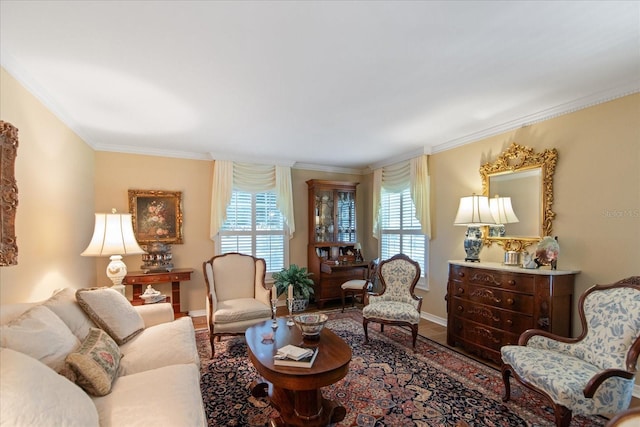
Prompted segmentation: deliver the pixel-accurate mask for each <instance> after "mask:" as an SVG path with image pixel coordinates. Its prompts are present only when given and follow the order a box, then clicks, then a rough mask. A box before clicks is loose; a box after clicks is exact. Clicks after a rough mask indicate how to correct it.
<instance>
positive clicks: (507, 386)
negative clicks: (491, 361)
mask: <svg viewBox="0 0 640 427" xmlns="http://www.w3.org/2000/svg"><path fill="white" fill-rule="evenodd" d="M510 375H511V367H510V366H509V365H502V382H503V383H504V394H503V395H502V401H503V402H506V401H508V400H509V399H510V398H511V383H510V382H509V376H510Z"/></svg>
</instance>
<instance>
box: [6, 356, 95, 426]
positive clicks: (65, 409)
mask: <svg viewBox="0 0 640 427" xmlns="http://www.w3.org/2000/svg"><path fill="white" fill-rule="evenodd" d="M0 378H2V381H0V402H2V403H1V404H0V420H2V425H3V426H4V425H7V426H69V427H73V426H78V427H90V426H98V411H97V410H96V407H95V405H94V404H93V402H92V401H91V399H90V398H89V396H88V395H87V394H86V393H85V392H84V391H82V389H81V388H80V387H78V386H77V385H75V384H74V383H72V382H71V381H69V380H68V379H66V378H65V377H63V376H62V375H58V374H56V373H55V372H54V371H53V370H51V369H50V368H48V367H47V366H45V365H44V364H42V363H41V362H39V361H37V360H36V359H34V358H32V357H29V356H27V355H26V354H23V353H20V352H17V351H13V350H11V349H0Z"/></svg>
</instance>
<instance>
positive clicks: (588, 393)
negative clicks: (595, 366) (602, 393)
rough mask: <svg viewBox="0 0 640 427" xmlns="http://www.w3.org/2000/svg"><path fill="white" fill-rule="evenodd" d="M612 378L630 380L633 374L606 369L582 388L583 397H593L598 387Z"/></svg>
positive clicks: (620, 370)
mask: <svg viewBox="0 0 640 427" xmlns="http://www.w3.org/2000/svg"><path fill="white" fill-rule="evenodd" d="M612 377H620V378H624V379H626V380H630V379H632V378H633V377H634V373H633V372H629V371H625V370H622V369H606V370H604V371H602V372H598V373H597V374H595V375H594V376H593V377H592V378H591V379H590V380H589V382H588V383H587V385H586V386H585V387H584V390H583V393H584V397H588V398H591V397H593V395H594V394H595V393H596V390H597V389H598V387H600V384H602V383H603V382H605V381H606V380H607V379H609V378H612Z"/></svg>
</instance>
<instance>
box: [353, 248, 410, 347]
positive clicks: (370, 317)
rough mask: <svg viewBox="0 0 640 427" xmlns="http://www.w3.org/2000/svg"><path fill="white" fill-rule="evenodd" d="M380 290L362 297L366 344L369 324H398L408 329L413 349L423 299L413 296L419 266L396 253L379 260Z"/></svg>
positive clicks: (382, 325)
mask: <svg viewBox="0 0 640 427" xmlns="http://www.w3.org/2000/svg"><path fill="white" fill-rule="evenodd" d="M378 277H379V279H380V286H381V288H382V289H381V291H380V293H377V294H368V295H365V296H366V297H368V298H367V299H368V301H366V302H365V304H366V305H365V306H364V308H363V309H362V326H363V327H364V338H365V343H368V342H369V334H368V331H367V327H368V325H369V322H376V323H380V331H381V332H383V331H384V325H385V324H388V325H400V326H408V327H409V328H411V334H412V336H413V347H414V348H415V347H416V339H417V337H418V324H419V323H420V308H421V307H422V297H419V296H416V294H415V288H416V284H417V283H418V279H420V265H419V264H418V263H417V262H415V261H413V260H412V259H411V258H409V257H408V256H406V255H403V254H398V255H394V256H393V257H391V258H389V259H387V260H384V261H381V262H380V265H379V266H378Z"/></svg>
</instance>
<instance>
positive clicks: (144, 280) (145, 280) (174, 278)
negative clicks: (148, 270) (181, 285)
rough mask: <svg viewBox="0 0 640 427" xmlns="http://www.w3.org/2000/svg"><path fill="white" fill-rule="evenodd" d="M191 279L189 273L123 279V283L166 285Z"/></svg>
mask: <svg viewBox="0 0 640 427" xmlns="http://www.w3.org/2000/svg"><path fill="white" fill-rule="evenodd" d="M190 278H191V272H184V273H169V272H167V273H166V274H164V273H163V274H153V275H151V274H150V275H148V276H144V275H139V276H135V277H125V279H124V283H125V284H127V285H145V284H151V283H167V282H180V281H186V280H189V279H190Z"/></svg>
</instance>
